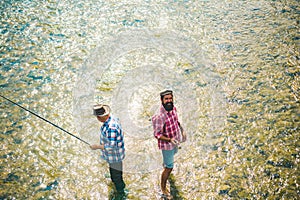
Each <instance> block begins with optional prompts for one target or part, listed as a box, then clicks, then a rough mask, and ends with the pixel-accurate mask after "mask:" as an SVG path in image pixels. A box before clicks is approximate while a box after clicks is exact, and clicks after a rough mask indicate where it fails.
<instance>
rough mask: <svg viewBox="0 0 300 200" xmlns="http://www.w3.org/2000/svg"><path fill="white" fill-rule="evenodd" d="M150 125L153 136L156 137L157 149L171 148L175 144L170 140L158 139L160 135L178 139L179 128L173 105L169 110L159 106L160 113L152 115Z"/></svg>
mask: <svg viewBox="0 0 300 200" xmlns="http://www.w3.org/2000/svg"><path fill="white" fill-rule="evenodd" d="M152 125H153V130H154V137H156V138H157V139H158V148H159V149H162V150H172V149H173V148H174V147H175V146H176V145H174V144H173V143H171V142H168V141H164V140H159V138H160V137H161V136H165V137H168V138H174V139H176V140H178V141H180V128H179V122H178V116H177V110H176V107H175V106H174V108H173V110H172V111H170V112H167V111H166V110H165V108H164V107H163V106H161V108H160V113H159V114H157V115H154V116H152Z"/></svg>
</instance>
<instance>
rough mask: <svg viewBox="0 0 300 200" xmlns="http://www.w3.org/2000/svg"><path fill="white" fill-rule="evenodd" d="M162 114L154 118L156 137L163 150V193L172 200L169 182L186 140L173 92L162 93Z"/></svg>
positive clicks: (163, 195)
mask: <svg viewBox="0 0 300 200" xmlns="http://www.w3.org/2000/svg"><path fill="white" fill-rule="evenodd" d="M160 98H161V103H162V105H161V107H160V112H159V114H157V115H154V116H153V117H152V125H153V129H154V136H155V138H156V139H157V140H158V148H159V149H160V150H162V155H163V165H164V170H163V172H162V174H161V185H160V187H161V191H162V197H164V199H172V196H171V194H170V192H169V191H168V190H167V180H168V178H169V176H170V174H171V172H172V170H173V165H174V155H175V153H177V151H178V145H179V142H180V141H181V142H183V141H185V140H186V136H185V134H184V132H183V128H182V127H181V125H180V123H179V121H178V116H177V110H176V107H175V106H174V104H173V92H172V91H171V90H165V91H163V92H161V93H160Z"/></svg>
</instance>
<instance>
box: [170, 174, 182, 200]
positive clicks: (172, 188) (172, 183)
mask: <svg viewBox="0 0 300 200" xmlns="http://www.w3.org/2000/svg"><path fill="white" fill-rule="evenodd" d="M168 181H169V183H170V192H171V195H172V196H173V200H184V199H185V198H184V197H182V196H181V194H180V192H179V190H178V188H177V187H176V185H175V177H174V176H173V175H172V174H171V175H170V176H169V179H168Z"/></svg>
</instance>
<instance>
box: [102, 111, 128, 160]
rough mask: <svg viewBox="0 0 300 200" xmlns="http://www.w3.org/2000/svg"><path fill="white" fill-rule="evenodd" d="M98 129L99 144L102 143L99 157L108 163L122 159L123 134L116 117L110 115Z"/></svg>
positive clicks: (123, 149) (123, 150)
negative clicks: (102, 147)
mask: <svg viewBox="0 0 300 200" xmlns="http://www.w3.org/2000/svg"><path fill="white" fill-rule="evenodd" d="M100 130H101V132H100V144H101V145H104V150H101V152H102V154H101V157H102V158H103V159H104V160H106V161H107V162H108V163H115V162H120V161H122V160H123V159H124V157H125V147H124V140H123V137H124V136H123V131H122V127H121V124H120V123H119V121H118V119H116V118H113V117H111V116H110V117H109V118H108V119H107V120H106V122H104V123H103V125H102V126H101V129H100Z"/></svg>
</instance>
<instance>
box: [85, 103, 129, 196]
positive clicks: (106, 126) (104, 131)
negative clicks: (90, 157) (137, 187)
mask: <svg viewBox="0 0 300 200" xmlns="http://www.w3.org/2000/svg"><path fill="white" fill-rule="evenodd" d="M93 110H94V115H95V116H96V117H97V119H98V121H100V122H102V123H103V124H102V126H101V128H100V144H94V145H91V146H90V148H91V149H92V150H97V149H100V150H101V157H102V158H103V159H104V160H106V161H107V162H108V164H109V172H110V176H111V180H112V182H113V183H114V185H115V187H116V190H117V197H121V196H123V195H125V193H124V188H125V183H124V181H123V164H122V160H123V159H124V157H125V148H124V140H123V138H124V136H123V131H122V127H121V124H120V123H119V120H118V119H116V118H114V117H112V116H111V115H110V107H109V106H108V105H102V104H100V105H95V106H94V108H93Z"/></svg>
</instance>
